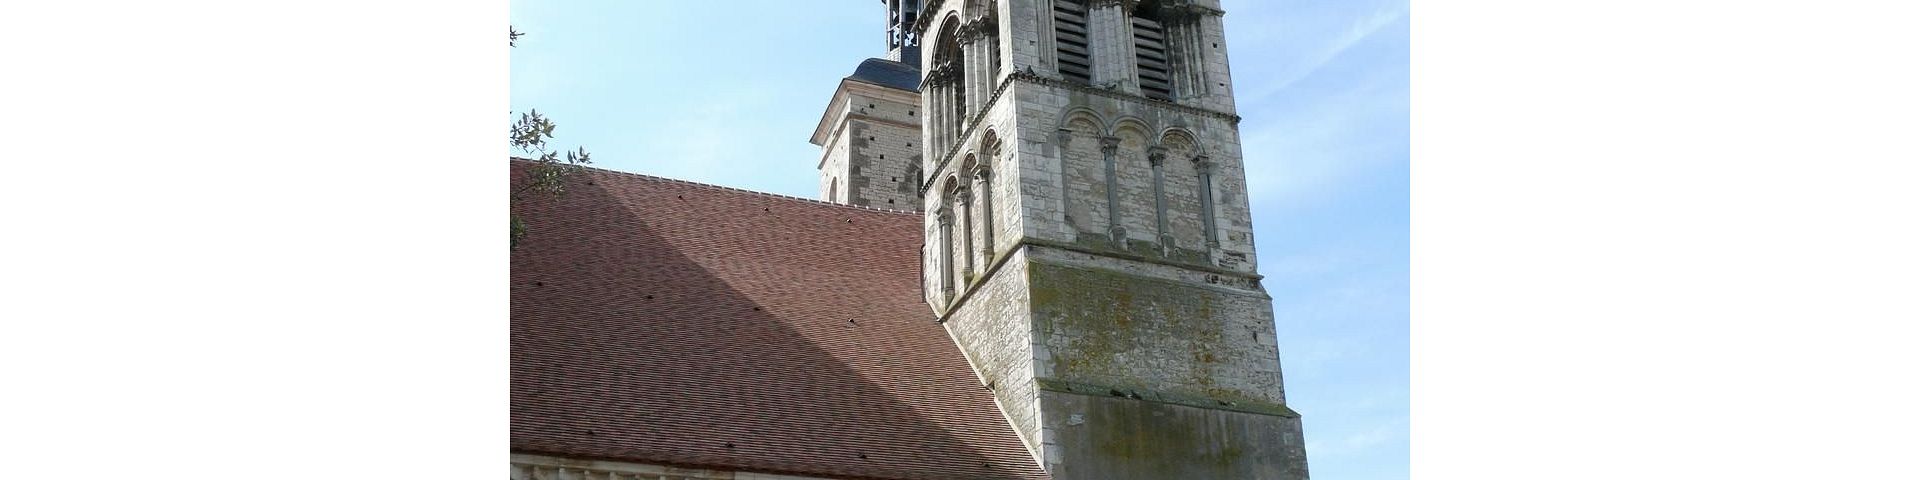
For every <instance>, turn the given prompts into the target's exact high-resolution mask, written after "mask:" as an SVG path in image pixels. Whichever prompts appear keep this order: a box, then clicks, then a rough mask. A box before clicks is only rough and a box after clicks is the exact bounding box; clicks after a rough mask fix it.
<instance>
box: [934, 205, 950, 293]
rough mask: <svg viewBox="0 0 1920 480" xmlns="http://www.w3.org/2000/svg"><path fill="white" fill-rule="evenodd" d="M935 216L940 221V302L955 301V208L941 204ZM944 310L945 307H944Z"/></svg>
mask: <svg viewBox="0 0 1920 480" xmlns="http://www.w3.org/2000/svg"><path fill="white" fill-rule="evenodd" d="M937 215H938V216H937V217H935V218H937V219H938V221H939V222H940V303H941V304H942V307H944V306H945V304H946V303H948V302H952V301H953V291H954V288H953V283H954V282H953V209H951V208H947V207H946V206H944V205H943V206H941V207H940V211H939V212H938V214H937ZM943 310H944V308H943Z"/></svg>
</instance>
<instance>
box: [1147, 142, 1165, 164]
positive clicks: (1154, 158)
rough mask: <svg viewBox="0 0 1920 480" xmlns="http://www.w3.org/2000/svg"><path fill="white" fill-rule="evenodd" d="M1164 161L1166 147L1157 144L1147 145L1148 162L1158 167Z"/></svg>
mask: <svg viewBox="0 0 1920 480" xmlns="http://www.w3.org/2000/svg"><path fill="white" fill-rule="evenodd" d="M1166 161H1167V147H1162V146H1159V145H1154V146H1151V147H1147V162H1148V163H1152V164H1153V166H1156V167H1158V166H1160V165H1161V164H1163V163H1166Z"/></svg>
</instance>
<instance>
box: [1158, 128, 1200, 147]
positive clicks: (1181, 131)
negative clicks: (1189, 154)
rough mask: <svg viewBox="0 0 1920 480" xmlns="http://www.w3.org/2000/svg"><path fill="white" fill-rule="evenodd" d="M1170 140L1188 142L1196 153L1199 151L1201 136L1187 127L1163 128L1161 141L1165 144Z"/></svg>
mask: <svg viewBox="0 0 1920 480" xmlns="http://www.w3.org/2000/svg"><path fill="white" fill-rule="evenodd" d="M1170 141H1181V142H1186V143H1187V144H1188V145H1191V146H1193V149H1194V153H1199V149H1200V140H1199V137H1198V136H1195V135H1194V134H1193V131H1192V130H1187V127H1167V128H1165V129H1162V130H1161V131H1160V143H1161V144H1163V145H1164V144H1166V143H1167V142H1170ZM1170 148H1171V147H1170Z"/></svg>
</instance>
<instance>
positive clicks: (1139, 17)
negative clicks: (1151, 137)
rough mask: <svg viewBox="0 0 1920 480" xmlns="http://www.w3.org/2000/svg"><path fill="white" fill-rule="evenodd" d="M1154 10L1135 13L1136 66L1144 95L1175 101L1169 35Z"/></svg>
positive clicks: (1143, 8) (1146, 7) (1148, 6)
mask: <svg viewBox="0 0 1920 480" xmlns="http://www.w3.org/2000/svg"><path fill="white" fill-rule="evenodd" d="M1154 7H1156V6H1155V5H1152V4H1151V3H1149V4H1146V5H1141V6H1140V8H1139V9H1138V10H1136V11H1135V13H1134V17H1133V54H1134V55H1133V56H1134V64H1135V65H1136V66H1138V67H1139V68H1138V71H1139V72H1140V93H1141V94H1143V95H1146V96H1147V97H1149V98H1158V99H1161V100H1172V99H1173V82H1172V80H1171V78H1172V76H1171V75H1168V74H1167V63H1168V62H1167V33H1166V29H1165V28H1163V27H1161V24H1160V19H1159V15H1158V14H1157V11H1158V10H1159V9H1158V8H1154Z"/></svg>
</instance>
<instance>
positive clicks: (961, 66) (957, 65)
mask: <svg viewBox="0 0 1920 480" xmlns="http://www.w3.org/2000/svg"><path fill="white" fill-rule="evenodd" d="M962 23H963V22H962V21H961V18H960V13H959V12H950V13H948V14H947V15H946V16H945V17H943V18H941V19H940V23H939V24H938V26H939V29H937V30H934V31H935V32H939V33H937V34H935V35H934V37H933V39H934V40H933V49H932V53H931V54H930V55H927V58H928V60H927V62H928V64H927V67H926V71H927V74H926V75H927V77H926V78H927V79H926V82H924V83H925V84H926V85H924V86H922V88H921V90H922V97H924V98H925V99H926V103H927V105H926V107H925V109H926V110H927V112H928V116H929V119H928V120H930V125H929V126H928V128H931V129H932V131H933V138H934V142H933V144H932V145H929V146H930V147H934V149H933V152H935V155H938V154H939V153H940V152H944V151H947V150H948V149H949V148H951V147H952V146H953V145H954V144H955V142H956V141H957V140H958V139H959V137H960V134H961V129H962V128H963V127H964V125H963V124H964V122H965V120H966V117H967V94H968V92H967V90H968V89H967V81H966V80H967V72H966V68H967V62H966V52H965V49H964V48H963V46H962V45H961V43H962V41H963V39H962V37H963V32H962V29H963V26H962Z"/></svg>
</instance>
